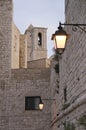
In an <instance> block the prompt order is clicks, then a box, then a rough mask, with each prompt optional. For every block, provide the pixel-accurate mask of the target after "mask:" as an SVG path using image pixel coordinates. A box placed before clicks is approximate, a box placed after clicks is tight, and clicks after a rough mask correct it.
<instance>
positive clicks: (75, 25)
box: [59, 22, 86, 33]
mask: <svg viewBox="0 0 86 130" xmlns="http://www.w3.org/2000/svg"><path fill="white" fill-rule="evenodd" d="M61 25H65V26H73V27H78V28H79V29H81V30H82V31H84V32H85V33H86V29H85V28H84V27H85V26H86V24H66V23H61V22H59V26H61ZM75 30H76V28H75ZM75 30H73V31H75Z"/></svg>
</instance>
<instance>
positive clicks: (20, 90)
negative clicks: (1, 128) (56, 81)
mask: <svg viewBox="0 0 86 130" xmlns="http://www.w3.org/2000/svg"><path fill="white" fill-rule="evenodd" d="M49 76H50V69H15V70H12V77H11V80H10V85H9V87H8V89H9V91H8V92H7V93H6V96H7V103H6V108H7V113H8V114H9V117H7V118H8V119H9V121H8V122H9V130H14V129H15V130H29V129H30V130H36V129H37V130H40V129H41V130H47V128H48V126H49V125H50V122H51V101H50V100H49V99H50V98H51V97H50V78H49ZM25 96H41V98H42V101H43V103H44V109H43V110H41V111H40V110H28V111H26V110H25ZM5 130H7V129H5Z"/></svg>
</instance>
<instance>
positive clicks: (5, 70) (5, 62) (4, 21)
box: [0, 0, 13, 78]
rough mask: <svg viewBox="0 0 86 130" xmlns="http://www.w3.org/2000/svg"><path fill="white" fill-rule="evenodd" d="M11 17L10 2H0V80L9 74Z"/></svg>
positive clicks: (7, 0)
mask: <svg viewBox="0 0 86 130" xmlns="http://www.w3.org/2000/svg"><path fill="white" fill-rule="evenodd" d="M12 16H13V12H12V0H5V1H3V0H0V78H5V77H6V78H8V77H9V74H10V67H11V42H12V21H13V18H12Z"/></svg>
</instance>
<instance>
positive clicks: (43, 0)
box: [14, 0, 65, 57]
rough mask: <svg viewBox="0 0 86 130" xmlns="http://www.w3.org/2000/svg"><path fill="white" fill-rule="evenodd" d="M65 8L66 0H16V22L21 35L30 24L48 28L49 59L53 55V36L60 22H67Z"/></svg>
mask: <svg viewBox="0 0 86 130" xmlns="http://www.w3.org/2000/svg"><path fill="white" fill-rule="evenodd" d="M64 6H65V5H64V0H14V22H15V24H16V25H17V27H18V28H19V30H20V31H21V33H24V31H25V30H26V29H27V27H28V26H29V25H30V24H32V25H33V26H34V27H45V28H48V30H47V46H48V57H49V56H51V55H52V53H53V52H52V48H53V41H51V36H52V34H53V33H54V32H55V31H56V29H57V27H58V25H59V21H61V22H62V23H63V22H64V21H65V13H64V12H65V11H64Z"/></svg>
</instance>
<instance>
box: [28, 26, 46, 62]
mask: <svg viewBox="0 0 86 130" xmlns="http://www.w3.org/2000/svg"><path fill="white" fill-rule="evenodd" d="M25 33H26V35H27V61H32V60H38V59H43V58H47V28H41V27H33V25H30V26H29V27H28V29H27V30H26V32H25Z"/></svg>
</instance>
